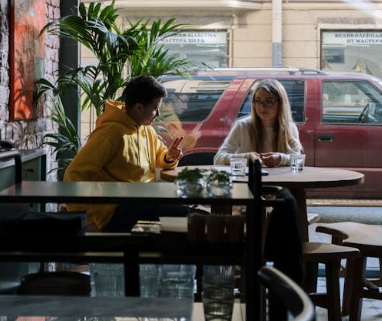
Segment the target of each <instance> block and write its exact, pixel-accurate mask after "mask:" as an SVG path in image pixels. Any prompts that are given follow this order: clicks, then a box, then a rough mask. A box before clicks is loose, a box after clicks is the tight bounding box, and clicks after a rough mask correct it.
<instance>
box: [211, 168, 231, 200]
mask: <svg viewBox="0 0 382 321" xmlns="http://www.w3.org/2000/svg"><path fill="white" fill-rule="evenodd" d="M231 189H232V184H231V180H230V175H229V173H228V172H226V171H218V170H216V169H212V170H211V172H210V174H209V176H208V178H207V192H208V195H209V196H215V197H224V196H227V195H229V194H231Z"/></svg>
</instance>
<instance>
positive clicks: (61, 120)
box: [44, 95, 81, 174]
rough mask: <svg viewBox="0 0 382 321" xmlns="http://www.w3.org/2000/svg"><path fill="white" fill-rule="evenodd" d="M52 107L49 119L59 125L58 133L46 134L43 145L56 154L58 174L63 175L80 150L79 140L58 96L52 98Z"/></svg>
mask: <svg viewBox="0 0 382 321" xmlns="http://www.w3.org/2000/svg"><path fill="white" fill-rule="evenodd" d="M52 102H53V107H50V108H49V109H50V111H51V114H50V115H49V116H48V118H49V119H51V120H52V121H54V122H55V123H57V124H58V125H59V132H58V133H48V134H46V135H45V136H44V144H46V145H49V146H52V147H53V152H56V153H57V155H58V156H57V159H58V160H59V162H58V168H57V170H58V171H59V173H61V174H63V171H64V170H65V168H66V167H67V166H68V165H69V163H70V162H71V160H72V158H73V155H75V154H77V152H78V151H79V150H80V148H81V139H80V137H79V136H78V133H77V129H76V128H75V126H74V125H73V123H72V122H71V121H70V119H69V118H68V117H67V116H66V114H65V110H64V106H63V105H62V102H61V98H60V96H59V95H57V96H56V97H54V98H53V100H52Z"/></svg>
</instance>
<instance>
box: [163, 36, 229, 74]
mask: <svg viewBox="0 0 382 321" xmlns="http://www.w3.org/2000/svg"><path fill="white" fill-rule="evenodd" d="M227 39H228V31H214V30H206V31H184V32H180V33H178V34H176V35H174V36H172V37H168V38H165V39H164V40H163V45H164V47H165V48H166V49H168V50H169V53H170V54H171V55H174V56H176V57H181V58H184V59H188V60H189V61H192V62H194V63H196V64H206V65H207V66H210V67H212V68H224V67H227V52H228V40H227Z"/></svg>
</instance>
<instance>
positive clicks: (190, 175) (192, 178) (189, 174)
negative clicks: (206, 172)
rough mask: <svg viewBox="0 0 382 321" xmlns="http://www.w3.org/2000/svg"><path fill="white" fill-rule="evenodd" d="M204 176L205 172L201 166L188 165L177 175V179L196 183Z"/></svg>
mask: <svg viewBox="0 0 382 321" xmlns="http://www.w3.org/2000/svg"><path fill="white" fill-rule="evenodd" d="M202 178H203V172H202V171H201V170H200V169H199V168H195V169H189V168H188V167H186V168H184V169H182V170H181V171H180V172H179V173H178V176H177V180H179V181H187V182H189V183H196V182H198V181H199V180H200V179H202Z"/></svg>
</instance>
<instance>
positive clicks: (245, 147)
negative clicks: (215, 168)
mask: <svg viewBox="0 0 382 321" xmlns="http://www.w3.org/2000/svg"><path fill="white" fill-rule="evenodd" d="M250 126H251V116H247V117H244V118H240V119H238V120H237V121H236V123H235V124H234V125H233V127H232V129H231V131H230V133H229V134H228V136H227V137H226V139H225V140H224V142H223V144H222V145H221V146H220V148H219V150H218V152H217V153H216V155H215V157H214V164H215V165H229V160H230V158H231V157H233V156H238V154H239V155H240V154H247V153H250V152H254V150H253V148H252V143H251V138H250V135H249V129H250ZM290 129H291V132H292V135H293V136H294V138H295V139H296V140H297V141H298V142H300V138H299V133H298V129H297V126H296V124H295V123H290ZM265 130H266V135H265V144H264V148H265V152H274V151H273V148H272V141H273V139H274V133H273V131H272V129H271V128H270V127H268V128H267V127H266V129H265ZM279 154H280V155H281V162H280V164H279V165H281V166H284V165H288V164H289V154H300V150H293V149H292V148H291V147H289V146H288V152H287V153H279ZM242 156H244V155H242Z"/></svg>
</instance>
